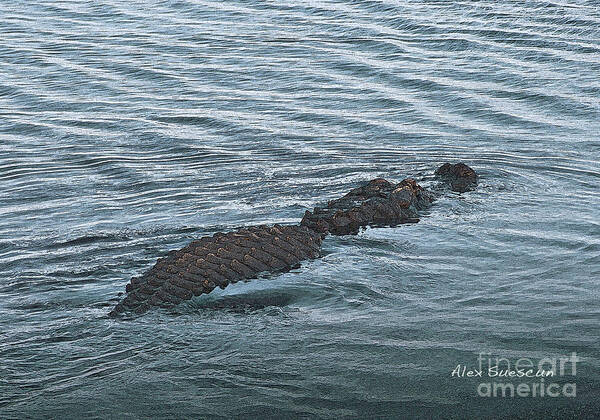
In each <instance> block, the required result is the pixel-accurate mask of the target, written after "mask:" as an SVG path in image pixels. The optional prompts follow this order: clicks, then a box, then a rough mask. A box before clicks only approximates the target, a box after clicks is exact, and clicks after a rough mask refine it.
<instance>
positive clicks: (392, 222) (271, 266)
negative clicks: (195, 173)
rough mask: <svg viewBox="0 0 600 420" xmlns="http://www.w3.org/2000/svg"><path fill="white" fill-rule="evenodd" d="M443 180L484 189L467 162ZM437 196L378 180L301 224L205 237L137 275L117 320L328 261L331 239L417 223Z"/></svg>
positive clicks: (446, 171) (443, 171)
mask: <svg viewBox="0 0 600 420" xmlns="http://www.w3.org/2000/svg"><path fill="white" fill-rule="evenodd" d="M435 176H436V178H437V179H438V180H439V181H440V183H439V186H441V187H442V188H446V187H447V188H450V189H451V190H452V191H456V192H459V193H462V192H466V191H469V190H472V189H474V188H475V187H476V185H477V174H476V173H475V171H474V170H473V169H471V168H470V167H469V166H467V165H465V164H464V163H457V164H454V165H452V164H449V163H446V164H444V165H442V166H441V167H440V168H438V169H437V171H436V172H435ZM435 197H436V194H435V193H434V192H433V191H429V190H427V189H425V188H423V187H421V186H420V185H419V184H417V182H416V181H415V180H414V179H412V178H407V179H404V180H403V181H401V182H400V183H397V184H394V183H392V182H389V181H386V180H385V179H383V178H376V179H373V180H371V181H369V182H368V183H367V184H366V185H363V186H361V187H358V188H355V189H353V190H351V191H350V192H349V193H348V194H346V195H345V196H343V197H341V198H339V199H336V200H332V201H329V202H328V203H327V205H326V206H324V207H315V208H314V209H313V210H312V211H309V210H307V211H306V212H305V214H304V217H303V218H302V220H301V221H300V223H299V224H297V225H290V226H287V225H286V226H284V225H278V224H276V225H273V226H268V225H260V226H250V227H244V228H241V229H238V230H235V231H232V232H228V233H215V234H214V235H213V236H209V237H203V238H200V239H198V240H195V241H192V242H191V243H190V244H188V245H187V246H185V247H184V248H182V249H179V250H175V251H171V252H169V253H168V254H167V256H165V257H163V258H159V259H158V261H157V262H156V264H155V265H154V266H153V267H152V268H150V269H149V270H148V271H147V272H145V273H144V274H143V275H142V276H140V277H133V278H132V279H131V281H130V282H129V283H128V284H127V285H126V288H125V290H126V295H125V297H124V298H123V300H122V301H121V302H119V303H118V304H117V305H116V306H115V307H114V309H113V310H112V311H111V312H110V316H117V315H119V314H121V313H125V312H132V313H137V314H141V313H144V312H146V311H148V310H149V309H151V308H155V307H172V306H175V305H178V304H180V303H182V302H184V301H188V300H190V299H192V298H194V297H195V296H200V295H202V294H208V293H210V292H212V291H213V290H214V289H215V288H216V287H219V288H221V289H224V288H225V287H227V286H228V285H229V284H232V283H237V282H238V281H247V280H250V279H254V278H258V277H259V276H261V275H264V274H271V273H282V272H286V271H289V270H291V269H293V268H298V267H299V266H300V263H301V262H302V261H305V260H309V259H315V258H318V257H320V255H321V243H322V241H323V239H324V238H325V237H326V236H327V235H352V234H356V233H358V232H359V230H360V229H361V228H365V227H367V226H371V227H382V226H396V225H400V224H405V223H416V222H418V221H419V213H420V211H422V210H424V209H426V208H428V207H429V206H430V205H431V204H432V203H433V201H434V200H435Z"/></svg>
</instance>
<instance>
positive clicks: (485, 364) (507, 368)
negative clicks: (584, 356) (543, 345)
mask: <svg viewBox="0 0 600 420" xmlns="http://www.w3.org/2000/svg"><path fill="white" fill-rule="evenodd" d="M579 361H580V359H579V358H578V357H577V354H576V353H571V356H564V357H554V358H551V357H545V358H543V359H540V360H537V361H535V360H533V359H529V358H525V357H524V358H520V359H518V360H516V361H514V363H513V361H511V360H509V359H507V358H505V357H492V354H491V353H479V357H478V358H477V362H478V363H477V365H476V367H474V368H472V367H468V366H467V365H463V364H458V365H457V366H456V368H454V370H453V371H452V376H453V377H458V378H482V382H481V383H479V384H478V386H477V395H479V396H480V397H515V396H517V397H575V396H576V394H577V387H576V384H575V382H574V381H572V382H566V383H565V382H563V381H561V383H558V382H557V380H558V378H559V377H564V376H565V375H568V376H573V377H574V376H575V375H576V374H577V362H579ZM483 378H486V379H485V381H484V379H483ZM488 378H491V379H488Z"/></svg>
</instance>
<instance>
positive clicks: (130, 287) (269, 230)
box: [110, 225, 322, 316]
mask: <svg viewBox="0 0 600 420" xmlns="http://www.w3.org/2000/svg"><path fill="white" fill-rule="evenodd" d="M321 240H322V235H321V234H320V233H317V232H315V231H313V230H311V229H308V228H306V227H304V226H280V225H275V226H252V227H246V228H243V229H239V230H237V231H234V232H229V233H216V234H214V235H213V236H210V237H204V238H201V239H199V240H196V241H193V242H191V243H190V244H189V245H187V246H186V247H184V248H182V249H180V250H177V251H171V252H170V253H169V254H168V255H167V256H166V257H164V258H160V259H159V260H158V261H157V262H156V264H155V265H154V267H152V268H151V269H150V270H148V271H147V272H146V273H145V274H144V275H143V276H141V277H134V278H132V279H131V281H130V282H129V283H128V284H127V286H126V291H127V295H126V297H125V298H124V299H123V300H122V301H121V302H120V303H119V304H117V306H116V307H115V308H114V309H113V310H112V312H111V313H110V315H113V316H114V315H117V314H119V313H122V312H125V311H133V312H136V313H142V312H145V311H146V310H148V309H150V308H151V307H155V306H162V307H168V306H174V305H177V304H179V303H181V302H183V301H186V300H189V299H192V298H193V297H194V296H199V295H201V294H203V293H210V292H211V291H213V289H215V287H220V288H222V289H224V288H225V287H226V286H227V285H228V284H230V283H236V282H238V281H240V280H248V279H251V278H255V277H257V276H258V275H259V274H262V273H276V272H284V271H289V270H290V269H291V268H294V267H297V266H298V265H299V264H300V262H301V261H303V260H306V259H312V258H317V257H319V256H320V249H321Z"/></svg>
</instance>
